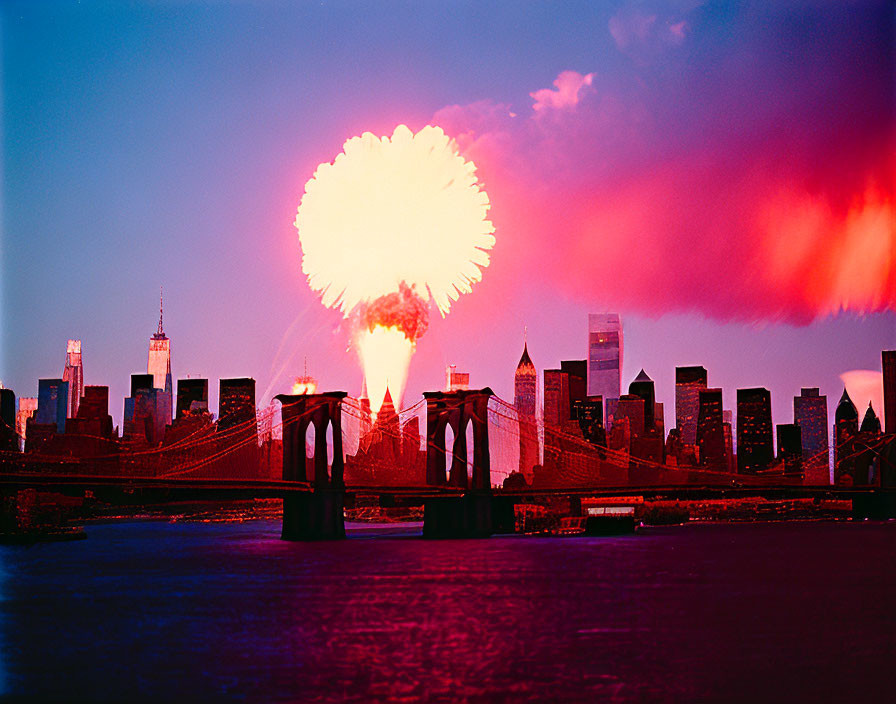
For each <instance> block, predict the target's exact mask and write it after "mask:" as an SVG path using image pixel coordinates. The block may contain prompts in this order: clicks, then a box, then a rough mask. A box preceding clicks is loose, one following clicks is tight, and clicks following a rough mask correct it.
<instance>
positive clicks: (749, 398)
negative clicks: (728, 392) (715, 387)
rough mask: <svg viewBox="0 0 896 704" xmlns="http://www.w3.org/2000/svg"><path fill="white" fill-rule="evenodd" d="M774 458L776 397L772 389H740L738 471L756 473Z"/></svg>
mask: <svg viewBox="0 0 896 704" xmlns="http://www.w3.org/2000/svg"><path fill="white" fill-rule="evenodd" d="M773 459H774V444H773V442H772V398H771V393H770V392H769V390H768V389H764V388H752V389H738V390H737V471H738V472H739V473H742V474H755V473H756V472H762V471H763V470H765V469H768V467H769V465H770V464H771V463H772V460H773Z"/></svg>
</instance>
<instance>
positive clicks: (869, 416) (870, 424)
mask: <svg viewBox="0 0 896 704" xmlns="http://www.w3.org/2000/svg"><path fill="white" fill-rule="evenodd" d="M859 432H860V433H869V434H871V435H880V419H879V418H878V417H877V413H875V412H874V409H873V408H872V407H871V402H870V401H869V402H868V409H867V410H866V411H865V416H864V418H862V425H861V427H860V428H859Z"/></svg>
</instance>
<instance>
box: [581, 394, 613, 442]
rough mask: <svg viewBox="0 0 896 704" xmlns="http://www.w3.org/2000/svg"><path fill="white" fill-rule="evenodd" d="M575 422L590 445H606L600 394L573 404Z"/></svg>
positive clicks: (602, 405)
mask: <svg viewBox="0 0 896 704" xmlns="http://www.w3.org/2000/svg"><path fill="white" fill-rule="evenodd" d="M573 407H574V411H575V416H576V422H578V424H579V429H580V430H581V431H582V437H584V438H585V439H586V440H587V441H588V442H590V443H591V444H592V445H598V446H600V447H606V446H607V431H606V429H605V428H604V404H603V399H602V398H601V397H600V396H595V397H589V398H586V399H585V400H584V401H576V402H575V403H574V404H573Z"/></svg>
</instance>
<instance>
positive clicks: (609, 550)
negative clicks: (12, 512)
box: [0, 520, 896, 702]
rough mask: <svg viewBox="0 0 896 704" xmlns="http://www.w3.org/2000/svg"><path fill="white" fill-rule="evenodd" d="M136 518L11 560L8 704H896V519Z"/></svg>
mask: <svg viewBox="0 0 896 704" xmlns="http://www.w3.org/2000/svg"><path fill="white" fill-rule="evenodd" d="M279 529H280V524H279V521H273V520H255V521H247V522H242V523H232V522H231V523H193V522H177V523H172V522H165V521H121V522H114V523H104V524H92V525H88V526H87V532H88V536H89V537H88V539H87V540H84V541H78V542H74V543H48V544H38V545H35V546H33V547H28V548H25V547H11V546H9V547H0V654H2V659H0V697H2V698H3V699H6V700H13V701H60V702H70V701H110V702H112V701H161V700H164V701H245V702H280V701H283V702H287V701H289V702H342V701H346V702H370V701H394V702H422V701H433V702H456V701H466V702H545V701H548V702H550V701H555V702H596V701H611V702H654V701H660V702H695V701H705V702H772V701H782V702H783V701H787V702H794V701H859V700H864V699H874V700H880V701H893V700H894V698H896V690H894V687H896V674H894V673H896V613H894V605H896V522H892V521H891V522H886V523H875V522H869V521H865V522H850V521H844V522H833V521H810V522H787V523H750V524H725V523H709V524H686V525H683V526H674V527H664V528H648V529H644V530H641V531H639V532H638V534H636V535H632V536H623V537H617V538H583V537H577V538H533V537H523V536H507V537H494V538H491V539H484V540H467V541H461V540H446V541H425V540H423V539H422V538H420V537H418V536H417V535H414V534H413V531H416V532H419V526H411V527H408V526H362V525H349V534H350V536H351V539H349V540H345V541H338V542H330V543H289V542H284V541H281V540H279Z"/></svg>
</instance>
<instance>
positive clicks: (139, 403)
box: [122, 374, 165, 444]
mask: <svg viewBox="0 0 896 704" xmlns="http://www.w3.org/2000/svg"><path fill="white" fill-rule="evenodd" d="M156 391H158V390H157V389H156V388H154V386H153V376H152V374H131V395H130V396H128V397H127V398H125V400H124V417H123V421H124V422H123V423H122V431H123V436H124V437H125V438H128V439H131V440H138V441H141V442H142V441H144V440H145V441H146V442H148V443H149V444H155V443H157V442H159V441H161V439H162V438H161V436H159V435H158V434H157V429H158V428H159V426H160V425H161V428H162V432H163V433H164V428H165V426H164V425H162V424H161V423H159V419H158V418H157V413H156V411H157V407H158V399H157V394H156Z"/></svg>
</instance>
